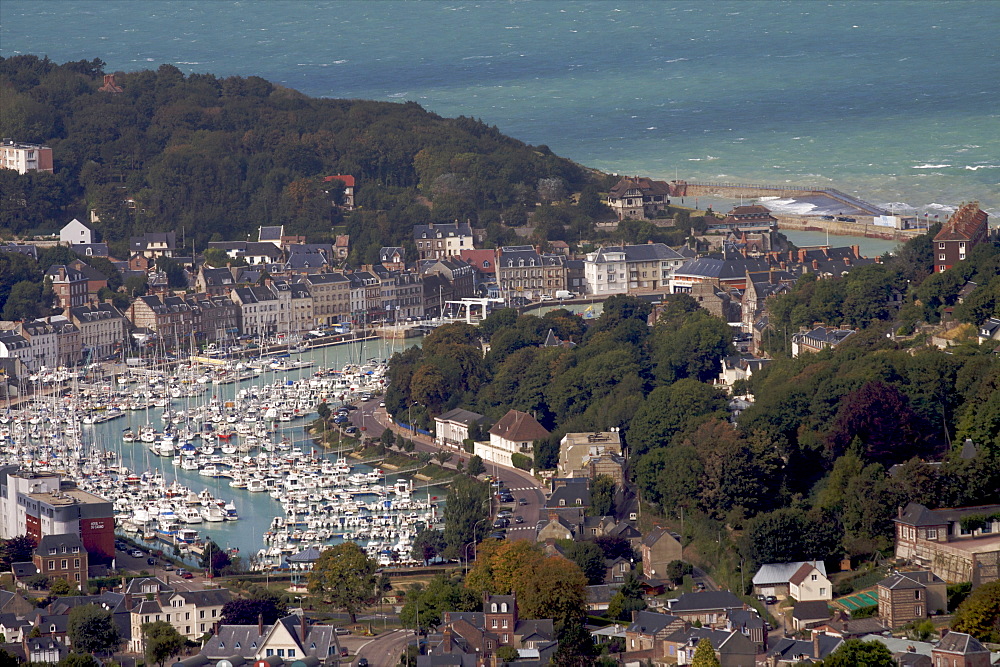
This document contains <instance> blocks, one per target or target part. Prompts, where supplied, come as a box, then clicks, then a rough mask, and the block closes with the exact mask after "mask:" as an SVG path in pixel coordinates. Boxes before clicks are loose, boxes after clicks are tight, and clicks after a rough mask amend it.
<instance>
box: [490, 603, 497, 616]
mask: <svg viewBox="0 0 1000 667" xmlns="http://www.w3.org/2000/svg"><path fill="white" fill-rule="evenodd" d="M490 611H492V612H493V613H494V614H495V613H497V603H496V602H494V603H493V604H492V606H490Z"/></svg>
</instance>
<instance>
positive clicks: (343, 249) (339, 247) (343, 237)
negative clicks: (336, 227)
mask: <svg viewBox="0 0 1000 667" xmlns="http://www.w3.org/2000/svg"><path fill="white" fill-rule="evenodd" d="M350 254H351V235H350V234H338V235H337V238H335V239H334V240H333V255H334V257H335V258H336V260H337V261H338V262H346V261H347V257H348V255H350Z"/></svg>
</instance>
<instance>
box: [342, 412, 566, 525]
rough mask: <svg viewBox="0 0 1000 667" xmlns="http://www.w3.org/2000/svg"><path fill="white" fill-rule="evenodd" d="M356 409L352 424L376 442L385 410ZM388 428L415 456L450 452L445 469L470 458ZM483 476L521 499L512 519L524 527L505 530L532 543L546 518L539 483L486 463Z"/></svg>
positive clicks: (386, 420)
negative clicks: (411, 446) (407, 442)
mask: <svg viewBox="0 0 1000 667" xmlns="http://www.w3.org/2000/svg"><path fill="white" fill-rule="evenodd" d="M357 405H358V409H357V410H352V411H351V415H350V421H351V423H352V424H353V425H355V426H357V427H358V428H359V429H363V431H364V433H365V435H366V436H367V437H369V438H375V439H376V440H377V439H378V438H380V437H381V436H382V432H383V431H385V429H386V427H387V425H389V424H390V423H391V420H390V419H389V415H388V414H386V411H385V408H381V407H379V399H378V398H377V397H376V398H374V399H372V400H370V401H362V402H360V403H358V404H357ZM391 428H392V430H393V431H395V432H396V433H402V434H403V436H404V437H406V438H410V439H412V440H413V443H414V447H415V450H416V451H418V452H429V453H432V454H433V453H436V452H438V451H440V450H442V449H443V450H446V451H449V452H451V453H452V454H453V456H452V458H451V460H450V461H448V462H447V463H445V464H444V465H445V467H448V468H455V467H456V466H457V464H458V463H459V462H462V463H463V464H465V463H468V459H469V456H470V455H469V453H468V452H466V451H465V450H463V449H460V448H455V447H446V446H440V445H438V444H437V443H435V442H434V439H433V438H432V437H431V436H427V435H423V434H421V433H415V434H411V433H410V431H408V430H406V429H403V428H400V427H398V426H396V425H392V426H391ZM486 472H487V473H488V474H490V475H493V476H494V477H495V478H497V479H499V480H500V481H502V482H503V483H504V486H505V487H506V488H507V489H509V490H510V492H511V494H512V495H513V496H514V498H515V500H517V499H521V498H523V499H524V500H525V501H526V502H527V504H526V505H520V504H515V505H514V506H513V507H512V508H511V509H512V510H513V512H514V515H515V516H520V517H522V518H523V519H524V523H521V524H518V523H515V522H514V521H511V524H510V525H509V526H508V527H507V538H508V539H510V540H532V541H534V539H535V535H536V528H537V524H538V521H539V520H540V519H546V518H547V517H546V515H545V511H544V505H545V494H544V493H543V491H542V486H541V485H540V484H539V483H538V480H536V479H535V478H534V477H532V476H531V475H530V474H528V473H527V472H525V471H523V470H517V469H515V468H506V467H504V466H498V465H496V464H494V463H489V462H487V463H486ZM495 509H499V508H498V507H497V508H495Z"/></svg>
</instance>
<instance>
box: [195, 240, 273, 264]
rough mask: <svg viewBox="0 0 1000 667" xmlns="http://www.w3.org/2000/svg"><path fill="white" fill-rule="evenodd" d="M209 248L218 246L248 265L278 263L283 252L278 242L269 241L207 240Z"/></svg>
mask: <svg viewBox="0 0 1000 667" xmlns="http://www.w3.org/2000/svg"><path fill="white" fill-rule="evenodd" d="M208 247H209V248H218V249H219V250H222V251H223V252H225V253H226V254H227V255H229V257H231V258H233V259H242V260H244V261H245V262H246V263H247V264H249V265H250V266H270V265H272V264H279V263H281V262H282V260H283V259H284V253H282V251H281V248H280V240H279V242H278V244H277V245H276V244H275V243H271V242H269V241H264V242H260V241H209V242H208Z"/></svg>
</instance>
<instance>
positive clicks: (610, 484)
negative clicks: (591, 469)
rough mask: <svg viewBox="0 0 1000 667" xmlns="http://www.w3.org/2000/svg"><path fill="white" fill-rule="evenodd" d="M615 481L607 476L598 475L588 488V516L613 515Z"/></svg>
mask: <svg viewBox="0 0 1000 667" xmlns="http://www.w3.org/2000/svg"><path fill="white" fill-rule="evenodd" d="M616 490H617V487H616V486H615V480H613V479H611V478H610V477H608V476H607V475H598V476H597V477H596V478H595V479H594V482H593V484H591V487H590V507H588V508H587V514H589V515H590V516H609V515H614V513H615V492H616Z"/></svg>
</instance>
